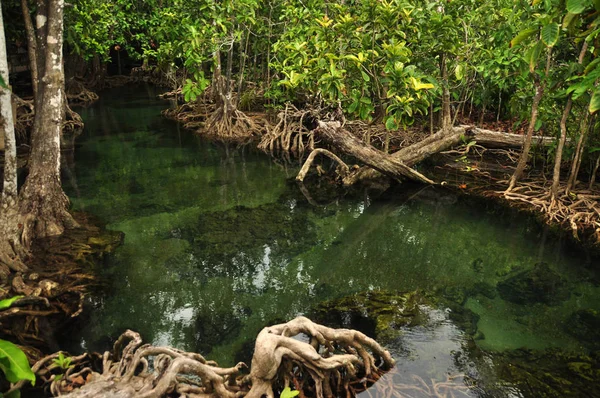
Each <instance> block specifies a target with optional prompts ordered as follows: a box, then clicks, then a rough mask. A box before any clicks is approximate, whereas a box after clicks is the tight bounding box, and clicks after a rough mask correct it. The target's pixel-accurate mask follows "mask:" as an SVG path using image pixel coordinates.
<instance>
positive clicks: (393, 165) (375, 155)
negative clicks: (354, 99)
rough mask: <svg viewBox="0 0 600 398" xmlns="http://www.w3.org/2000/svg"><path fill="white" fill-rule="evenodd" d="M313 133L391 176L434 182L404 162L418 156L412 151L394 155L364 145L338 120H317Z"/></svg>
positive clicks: (345, 152)
mask: <svg viewBox="0 0 600 398" xmlns="http://www.w3.org/2000/svg"><path fill="white" fill-rule="evenodd" d="M315 134H316V135H317V136H319V137H321V138H323V139H325V140H326V141H327V142H328V143H329V144H331V145H333V146H334V147H336V148H337V149H338V150H339V151H341V152H342V153H344V154H347V155H351V156H354V157H355V158H357V159H358V160H360V161H361V162H363V163H365V164H366V165H368V166H369V167H371V168H373V169H375V170H377V171H379V172H380V173H382V174H385V175H387V176H389V177H391V178H394V179H400V178H409V179H411V180H415V181H419V182H423V183H426V184H434V182H433V181H432V180H430V179H429V178H427V177H425V176H424V175H422V174H421V173H419V172H417V171H416V170H413V169H412V168H411V167H410V166H409V165H408V164H406V163H404V161H405V160H406V159H412V158H414V157H417V156H418V155H415V154H414V153H412V152H411V153H409V154H407V156H406V157H395V156H393V155H389V154H387V153H385V152H382V151H379V150H377V149H375V148H374V147H372V146H369V145H365V143H364V142H362V141H361V140H359V139H358V138H356V137H355V136H354V135H352V134H351V133H349V132H348V131H346V130H344V129H342V128H341V125H340V123H339V122H319V127H318V128H317V129H316V130H315ZM412 164H414V163H412Z"/></svg>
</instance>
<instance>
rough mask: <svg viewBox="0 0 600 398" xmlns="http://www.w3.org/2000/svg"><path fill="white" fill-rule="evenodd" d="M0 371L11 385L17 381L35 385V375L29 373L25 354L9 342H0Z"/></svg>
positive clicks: (29, 368) (29, 369)
mask: <svg viewBox="0 0 600 398" xmlns="http://www.w3.org/2000/svg"><path fill="white" fill-rule="evenodd" d="M0 370H2V372H3V373H4V376H6V379H7V380H8V381H9V382H11V383H16V382H18V381H19V380H29V381H31V382H32V383H35V374H34V373H33V372H32V371H31V367H30V366H29V361H28V360H27V357H26V356H25V353H23V351H21V349H20V348H19V347H17V346H16V345H14V344H13V343H11V342H10V341H6V340H0Z"/></svg>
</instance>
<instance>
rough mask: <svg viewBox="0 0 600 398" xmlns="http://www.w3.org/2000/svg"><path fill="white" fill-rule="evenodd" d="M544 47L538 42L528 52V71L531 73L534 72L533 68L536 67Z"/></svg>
mask: <svg viewBox="0 0 600 398" xmlns="http://www.w3.org/2000/svg"><path fill="white" fill-rule="evenodd" d="M543 47H544V43H542V42H541V41H538V42H537V43H536V45H535V46H533V48H532V49H531V50H530V51H529V54H528V56H529V60H528V61H529V71H530V72H531V73H533V71H535V67H536V66H537V62H538V59H539V58H540V54H541V53H542V48H543Z"/></svg>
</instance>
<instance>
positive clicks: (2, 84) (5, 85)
mask: <svg viewBox="0 0 600 398" xmlns="http://www.w3.org/2000/svg"><path fill="white" fill-rule="evenodd" d="M0 87H2V88H8V85H7V84H6V82H5V81H4V78H3V77H2V75H0Z"/></svg>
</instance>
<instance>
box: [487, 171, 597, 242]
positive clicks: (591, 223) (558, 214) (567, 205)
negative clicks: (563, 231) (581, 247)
mask: <svg viewBox="0 0 600 398" xmlns="http://www.w3.org/2000/svg"><path fill="white" fill-rule="evenodd" d="M549 190H550V188H549V187H548V186H545V185H544V184H543V183H538V182H532V181H529V182H522V183H520V184H519V185H517V186H516V187H515V188H513V189H512V190H511V191H510V192H506V191H503V192H501V194H502V195H503V197H504V198H505V199H507V200H509V201H511V202H513V203H517V204H520V205H521V206H523V205H524V206H527V207H533V208H534V209H537V210H538V211H539V212H541V213H542V214H543V216H544V219H545V220H546V222H547V223H548V224H559V225H562V226H564V227H566V228H567V229H570V230H571V232H572V234H573V237H574V238H575V239H581V238H582V236H581V231H582V230H586V231H587V232H588V233H591V235H593V241H595V243H596V244H598V243H600V202H599V200H600V192H592V191H589V190H581V191H578V192H577V193H575V192H571V193H570V194H568V195H558V196H557V197H555V198H552V197H551V195H550V193H549ZM560 191H561V192H564V191H565V187H561V189H560ZM496 194H500V192H496Z"/></svg>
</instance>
